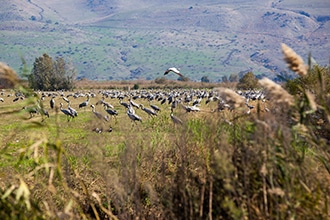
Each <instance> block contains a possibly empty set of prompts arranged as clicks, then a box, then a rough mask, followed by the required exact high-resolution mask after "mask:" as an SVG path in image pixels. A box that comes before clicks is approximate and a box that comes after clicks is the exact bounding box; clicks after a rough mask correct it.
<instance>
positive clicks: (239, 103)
mask: <svg viewBox="0 0 330 220" xmlns="http://www.w3.org/2000/svg"><path fill="white" fill-rule="evenodd" d="M215 91H217V92H218V94H219V96H220V97H221V98H222V99H223V100H224V101H225V103H227V104H228V105H229V106H230V108H231V109H236V108H239V107H243V106H244V105H245V99H244V98H243V97H242V96H240V95H238V94H237V93H236V92H235V91H233V90H231V89H228V88H222V87H220V88H216V89H215Z"/></svg>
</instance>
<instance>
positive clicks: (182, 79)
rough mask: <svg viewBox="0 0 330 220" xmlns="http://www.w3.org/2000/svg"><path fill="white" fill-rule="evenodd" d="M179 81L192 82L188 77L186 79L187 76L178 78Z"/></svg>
mask: <svg viewBox="0 0 330 220" xmlns="http://www.w3.org/2000/svg"><path fill="white" fill-rule="evenodd" d="M178 81H181V82H188V81H190V79H189V78H188V77H186V76H180V77H179V78H178Z"/></svg>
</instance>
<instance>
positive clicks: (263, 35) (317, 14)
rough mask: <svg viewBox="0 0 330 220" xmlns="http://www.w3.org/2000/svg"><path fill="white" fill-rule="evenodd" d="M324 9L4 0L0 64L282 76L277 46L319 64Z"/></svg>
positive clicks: (323, 55) (144, 73)
mask: <svg viewBox="0 0 330 220" xmlns="http://www.w3.org/2000/svg"><path fill="white" fill-rule="evenodd" d="M128 2H129V3H128ZM329 9H330V3H329V2H328V1H326V0H316V1H313V3H304V4H302V3H300V1H298V0H288V1H281V0H279V1H264V0H253V1H249V2H246V1H243V0H237V1H229V0H221V1H215V0H205V1H188V0H185V1H178V0H170V1H167V2H166V3H163V1H160V0H154V1H152V0H144V1H143V0H134V1H124V0H103V1H102V0H97V1H96V0H71V1H61V0H52V1H50V0H28V1H20V0H4V1H1V2H0V24H1V25H0V51H1V53H0V61H3V62H6V63H7V64H9V65H10V66H12V67H13V68H14V69H16V70H17V71H18V72H19V69H20V67H21V59H20V58H21V57H23V58H24V59H25V60H26V61H27V63H28V65H29V66H30V67H31V66H32V64H33V62H34V59H35V58H36V57H39V56H41V55H42V54H43V53H48V54H49V55H50V56H52V57H56V56H63V57H65V58H66V59H67V60H68V61H70V62H72V65H74V66H75V68H76V69H77V77H78V78H89V79H93V80H112V79H114V80H129V79H155V78H157V77H160V76H162V74H163V71H164V70H165V69H166V68H167V67H169V66H177V67H179V68H180V69H181V71H182V73H184V74H185V75H186V76H188V77H189V78H190V79H192V80H196V81H199V80H200V79H201V77H202V76H205V75H207V76H208V77H209V79H210V80H212V81H218V80H220V79H221V78H222V76H224V75H227V76H228V75H229V74H231V73H244V72H246V71H253V72H254V73H255V74H262V75H267V76H270V77H275V76H276V75H277V74H280V73H284V72H286V71H287V68H286V66H285V64H284V62H283V61H282V55H281V51H280V43H282V42H284V43H286V44H287V45H289V46H290V47H292V48H293V49H294V50H295V51H296V52H297V53H299V54H300V55H301V56H302V57H303V58H304V60H305V61H307V57H308V53H309V52H311V53H312V56H313V58H314V59H315V60H316V61H317V62H318V63H319V64H321V65H327V64H328V63H329V57H330V54H329V48H330V47H329V46H330V43H329V33H330V16H329V14H328V11H329ZM168 77H169V78H171V77H172V78H176V76H168Z"/></svg>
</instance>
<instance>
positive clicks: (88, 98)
mask: <svg viewBox="0 0 330 220" xmlns="http://www.w3.org/2000/svg"><path fill="white" fill-rule="evenodd" d="M89 100H90V95H88V94H87V100H86V101H84V102H82V103H80V104H79V108H83V107H86V106H87V105H88V103H89Z"/></svg>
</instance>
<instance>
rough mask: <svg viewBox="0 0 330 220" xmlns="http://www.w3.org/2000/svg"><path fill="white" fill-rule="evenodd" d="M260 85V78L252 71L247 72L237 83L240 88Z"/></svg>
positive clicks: (244, 88) (253, 87)
mask: <svg viewBox="0 0 330 220" xmlns="http://www.w3.org/2000/svg"><path fill="white" fill-rule="evenodd" d="M257 87H258V79H257V78H256V77H255V75H254V74H253V73H252V72H248V73H246V74H245V75H244V76H243V77H242V78H241V79H240V80H239V81H238V84H237V88H238V89H243V90H247V89H255V88H257Z"/></svg>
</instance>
